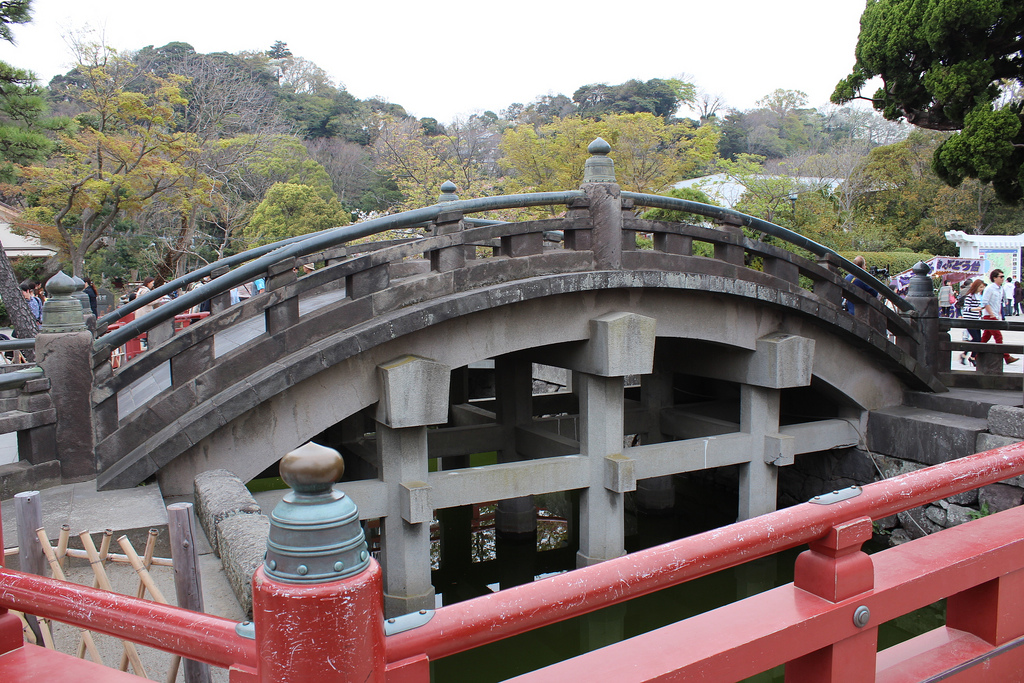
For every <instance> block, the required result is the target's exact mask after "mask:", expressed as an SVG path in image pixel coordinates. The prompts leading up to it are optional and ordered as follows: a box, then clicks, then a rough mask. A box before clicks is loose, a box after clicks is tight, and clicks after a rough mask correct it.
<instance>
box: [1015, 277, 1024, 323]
mask: <svg viewBox="0 0 1024 683" xmlns="http://www.w3.org/2000/svg"><path fill="white" fill-rule="evenodd" d="M1022 305H1024V284H1021V282H1020V278H1017V281H1016V282H1014V283H1013V312H1014V314H1015V315H1022V314H1024V309H1022Z"/></svg>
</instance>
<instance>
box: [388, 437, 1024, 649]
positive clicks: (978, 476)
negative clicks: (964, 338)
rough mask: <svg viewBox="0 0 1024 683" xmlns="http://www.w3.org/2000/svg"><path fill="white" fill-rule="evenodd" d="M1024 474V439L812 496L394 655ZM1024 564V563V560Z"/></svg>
mask: <svg viewBox="0 0 1024 683" xmlns="http://www.w3.org/2000/svg"><path fill="white" fill-rule="evenodd" d="M1021 473H1024V444H1015V445H1012V446H1005V447H1003V448H998V449H994V450H991V451H986V452H985V453H979V454H977V455H971V456H968V457H966V458H960V459H958V460H954V461H951V462H948V463H944V464H942V465H936V466H934V467H929V468H926V469H923V470H918V471H917V472H912V473H910V474H905V475H903V476H900V477H895V478H893V479H886V480H884V481H880V482H875V483H873V484H868V485H867V486H865V487H864V488H863V492H862V493H861V494H860V495H859V496H857V497H855V498H850V499H848V500H844V501H842V502H838V503H834V504H832V505H816V504H814V503H803V504H801V505H795V506H793V507H790V508H786V509H784V510H779V511H778V512H773V513H770V514H767V515H762V516H760V517H755V518H753V519H749V520H746V521H743V522H739V523H737V524H731V525H729V526H726V527H721V528H719V529H714V530H712V531H708V532H705V533H702V534H697V535H695V536H690V537H687V538H684V539H680V540H678V541H673V542H671V543H666V544H664V545H660V546H656V547H654V548H648V549H646V550H640V551H638V552H635V553H630V554H629V555H626V556H624V557H620V558H616V559H614V560H609V561H607V562H603V563H601V564H597V565H593V566H590V567H585V568H583V569H577V570H576V571H572V572H568V573H566V574H560V575H558V576H552V577H549V578H546V579H543V580H541V581H537V582H534V583H531V584H527V585H524V586H518V587H516V588H511V589H509V590H505V591H501V592H499V593H493V594H491V595H485V596H482V597H479V598H474V599H473V600H467V601H465V602H460V603H457V604H454V605H449V606H447V607H443V608H441V609H439V610H437V612H435V614H434V617H433V618H432V619H431V620H430V622H428V623H427V624H426V625H425V626H421V627H419V628H417V629H414V630H412V631H406V632H404V633H399V634H396V635H394V636H391V637H389V638H388V661H389V662H399V661H402V660H404V659H408V658H410V657H414V656H416V655H419V654H420V653H424V654H426V655H427V656H428V657H429V658H430V659H438V658H441V657H447V656H449V655H453V654H456V653H458V652H462V651H464V650H468V649H471V648H474V647H479V646H480V645H485V644H487V643H493V642H495V641H498V640H502V639H504V638H508V637H509V636H514V635H517V634H519V633H524V632H525V631H529V630H532V629H534V628H538V627H540V626H544V625H547V624H550V623H554V622H556V621H562V620H564V619H570V618H572V617H577V616H581V615H583V614H587V613H588V612H592V611H594V610H596V609H600V608H602V607H607V606H609V605H614V604H617V603H620V602H624V601H626V600H629V599H631V598H635V597H639V596H641V595H647V594H649V593H653V592H655V591H658V590H661V589H662V588H667V587H669V586H674V585H677V584H680V583H683V582H685V581H690V580H692V579H696V578H699V577H701V576H707V575H708V574H713V573H715V572H717V571H720V570H722V569H727V568H729V567H735V566H737V565H740V564H743V563H745V562H749V561H750V560H754V559H757V558H759V557H764V556H766V555H771V554H774V553H777V552H779V551H782V550H787V549H789V548H795V547H797V546H800V545H803V544H805V543H809V542H810V541H813V540H815V539H819V538H822V537H824V536H825V535H826V534H828V533H829V532H830V531H831V529H832V527H834V526H836V525H839V524H842V523H844V522H848V521H851V520H854V519H857V518H860V517H871V518H872V519H881V518H882V517H887V516H889V515H892V514H896V513H897V512H901V511H904V510H909V509H911V508H915V507H918V506H920V505H924V504H925V503H928V502H931V501H934V500H938V499H940V498H945V497H947V496H950V495H953V494H955V493H959V492H961V491H969V490H971V489H974V488H978V487H979V486H984V485H986V484H991V483H995V482H997V481H1001V480H1003V479H1007V478H1009V477H1012V476H1015V475H1017V474H1021ZM1022 564H1024V563H1022Z"/></svg>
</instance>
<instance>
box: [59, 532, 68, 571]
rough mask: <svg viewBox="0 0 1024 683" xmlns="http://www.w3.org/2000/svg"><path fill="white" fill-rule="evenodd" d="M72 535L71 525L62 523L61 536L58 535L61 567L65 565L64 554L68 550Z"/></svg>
mask: <svg viewBox="0 0 1024 683" xmlns="http://www.w3.org/2000/svg"><path fill="white" fill-rule="evenodd" d="M69 536H71V527H70V526H69V525H67V524H62V525H61V527H60V536H58V537H57V561H58V562H60V564H61V568H63V567H64V556H65V555H67V552H68V537H69Z"/></svg>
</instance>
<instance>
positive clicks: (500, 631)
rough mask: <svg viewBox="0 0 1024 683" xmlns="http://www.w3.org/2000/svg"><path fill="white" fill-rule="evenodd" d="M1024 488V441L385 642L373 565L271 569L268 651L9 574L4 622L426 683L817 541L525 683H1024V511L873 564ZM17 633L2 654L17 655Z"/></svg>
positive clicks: (659, 550) (308, 677)
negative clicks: (872, 550)
mask: <svg viewBox="0 0 1024 683" xmlns="http://www.w3.org/2000/svg"><path fill="white" fill-rule="evenodd" d="M1022 473H1024V444H1018V445H1013V446H1007V447H1004V448H1000V449H995V450H992V451H987V452H985V453H980V454H977V455H973V456H969V457H966V458H961V459H959V460H956V461H952V462H949V463H945V464H943V465H938V466H935V467H930V468H927V469H923V470H919V471H917V472H913V473H911V474H906V475H903V476H900V477H896V478H893V479H888V480H885V481H881V482H877V483H874V484H869V485H867V486H865V487H864V488H863V490H862V491H861V493H860V494H859V495H857V496H855V497H852V498H848V499H846V500H842V501H840V502H835V503H832V504H828V505H819V504H815V503H805V504H802V505H797V506H794V507H791V508H787V509H785V510H780V511H778V512H774V513H771V514H768V515H764V516H761V517H758V518H755V519H752V520H748V521H745V522H741V523H738V524H734V525H730V526H728V527H723V528H720V529H716V530H714V531H710V532H706V533H703V534H699V535H696V536H692V537H689V538H685V539H682V540H679V541H674V542H672V543H667V544H665V545H661V546H658V547H655V548H650V549H647V550H643V551H640V552H637V553H633V554H631V555H627V556H625V557H622V558H618V559H616V560H610V561H608V562H605V563H602V564H599V565H595V566H592V567H587V568H585V569H580V570H577V571H574V572H569V573H566V574H563V575H559V576H555V577H551V578H548V579H544V580H542V581H538V582H535V583H532V584H528V585H525V586H520V587H517V588H513V589H509V590H506V591H502V592H500V593H495V594H492V595H487V596H484V597H480V598H476V599H473V600H469V601H466V602H462V603H458V604H455V605H451V606H448V607H443V608H441V609H438V610H437V611H436V612H435V613H434V615H433V617H432V618H431V619H430V620H429V621H428V622H427V623H426V624H425V625H423V626H419V627H417V628H415V629H412V630H409V631H405V632H403V633H398V634H395V635H392V636H389V637H387V638H386V639H385V638H384V635H383V617H382V607H381V603H382V592H381V591H382V589H381V585H380V568H379V566H378V565H377V564H376V563H375V562H372V561H371V564H370V567H369V569H367V570H365V571H363V572H362V573H360V574H358V575H356V576H354V577H352V578H349V579H345V580H342V581H337V582H334V583H329V584H314V585H295V584H283V583H278V582H276V581H274V580H271V579H269V578H268V577H267V576H266V575H265V574H264V573H263V571H262V569H259V570H257V573H256V577H255V579H254V582H253V604H254V615H255V616H254V621H255V624H256V629H255V640H254V641H253V640H247V639H245V638H243V637H241V636H239V635H238V634H237V633H235V631H234V625H235V624H234V622H230V621H228V620H224V619H218V618H216V617H208V616H205V615H197V614H194V613H191V612H188V611H187V610H182V609H178V608H175V607H168V606H162V605H156V604H154V603H150V602H147V601H143V600H135V599H133V598H127V597H123V596H112V595H111V594H109V593H104V592H103V591H97V590H93V589H89V588H85V587H80V586H71V585H68V584H63V583H62V582H59V581H53V580H50V579H44V578H40V577H34V576H29V575H25V574H21V573H19V572H15V571H11V570H6V569H0V608H13V609H20V610H26V611H28V612H31V613H35V614H37V615H39V616H46V617H50V618H53V619H56V620H58V621H63V622H66V623H70V624H73V625H76V626H82V627H85V628H89V629H93V630H97V631H99V632H101V633H107V634H110V635H114V636H117V637H121V638H127V639H130V640H134V641H136V642H140V643H143V644H147V645H152V646H154V647H157V648H160V649H163V650H167V651H170V652H174V653H178V654H181V655H183V656H185V657H188V658H192V659H197V660H200V661H205V662H209V663H211V664H214V665H216V666H222V667H230V668H232V674H231V680H232V681H235V682H238V683H240V682H241V681H250V680H252V681H261V682H262V681H268V682H269V681H303V682H311V681H355V680H359V681H366V680H370V681H373V680H375V681H387V682H388V683H413V682H426V681H429V662H430V660H432V659H437V658H440V657H445V656H449V655H452V654H455V653H457V652H461V651H464V650H467V649H470V648H474V647H478V646H480V645H484V644H486V643H491V642H495V641H497V640H500V639H502V638H507V637H509V636H512V635H515V634H518V633H522V632H524V631H527V630H530V629H533V628H537V627H539V626H544V625H547V624H550V623H553V622H556V621H559V620H563V619H568V618H570V617H575V616H579V615H582V614H586V613H588V612H591V611H594V610H596V609H599V608H602V607H606V606H609V605H612V604H615V603H619V602H623V601H625V600H629V599H631V598H633V597H637V596H639V595H644V594H647V593H651V592H654V591H657V590H659V589H662V588H665V587H668V586H673V585H677V584H679V583H682V582H685V581H688V580H691V579H694V578H697V577H700V576H705V575H707V574H710V573H713V572H715V571H718V570H720V569H724V568H727V567H731V566H736V565H739V564H742V563H745V562H748V561H750V560H753V559H756V558H759V557H764V556H766V555H770V554H772V553H775V552H778V551H780V550H784V549H787V548H793V547H796V546H799V545H802V544H805V543H808V544H809V545H810V550H808V551H805V552H804V553H802V554H801V555H800V557H799V558H798V559H797V563H796V567H795V581H794V583H793V584H789V585H787V586H782V587H780V588H776V589H773V590H770V591H766V592H764V593H761V594H758V595H755V596H753V597H751V598H748V599H746V600H741V601H739V602H736V603H733V604H731V605H727V606H725V607H722V608H720V609H717V610H713V611H711V612H707V613H705V614H701V615H698V616H695V617H692V618H690V619H686V620H683V621H680V622H677V623H675V624H671V625H669V626H666V627H664V628H661V629H658V630H655V631H652V632H650V633H647V634H644V635H641V636H637V637H635V638H631V639H629V640H627V641H623V642H621V643H618V644H615V645H611V646H608V647H605V648H602V649H600V650H596V651H594V652H590V653H588V654H585V655H581V656H580V657H576V658H574V659H571V660H568V661H566V662H562V663H559V664H555V665H553V666H550V667H547V668H544V669H540V670H538V671H535V672H532V673H528V674H525V675H523V676H521V677H519V678H517V679H515V680H517V681H523V682H530V683H534V682H539V681H558V682H559V683H564V682H565V681H575V680H588V679H591V680H595V681H597V680H615V681H616V682H617V683H619V682H620V681H636V682H638V683H639V682H640V681H693V680H700V681H736V680H740V679H742V678H744V677H747V676H750V675H753V674H755V673H757V672H759V671H764V670H767V669H771V668H774V667H775V666H777V665H780V664H786V680H787V681H791V682H794V683H807V682H812V681H813V682H820V681H886V682H890V683H901V682H903V681H921V680H939V679H940V678H941V679H942V680H954V681H1018V680H1024V674H1022V672H1024V647H1017V645H1019V644H1022V643H1024V508H1016V509H1013V510H1008V511H1006V512H1001V513H998V514H995V515H991V516H988V517H984V518H981V519H978V520H975V521H972V522H968V523H967V524H964V525H961V526H958V527H954V528H951V529H947V530H944V531H941V532H938V533H936V534H933V535H931V536H928V537H926V538H923V539H919V540H916V541H913V542H910V543H907V544H904V545H901V546H899V547H896V548H891V549H889V550H885V551H882V552H880V553H876V554H874V555H872V556H868V555H867V554H865V553H863V552H862V551H861V549H860V546H861V544H862V543H863V542H864V541H865V540H866V539H868V538H870V535H871V519H872V518H876V519H877V518H881V517H885V516H888V515H891V514H894V513H896V512H900V511H903V510H908V509H911V508H914V507H917V506H920V505H923V504H925V503H927V502H931V501H934V500H938V499H940V498H945V497H947V496H950V495H952V494H955V493H959V492H962V491H967V490H970V489H973V488H977V487H980V486H984V485H986V484H991V483H994V482H997V481H1001V480H1003V479H1006V478H1009V477H1012V476H1015V475H1018V474H1022ZM943 598H946V600H947V610H946V611H947V617H946V625H945V626H944V627H942V628H939V629H936V630H934V631H931V632H929V633H926V634H924V635H922V636H918V637H916V638H913V639H911V640H909V641H907V642H905V643H902V644H900V645H897V646H895V647H892V648H889V649H887V650H885V651H883V652H880V653H876V649H877V627H878V625H879V624H881V623H884V622H886V621H888V620H891V619H893V618H896V617H898V616H901V615H903V614H907V613H909V612H912V611H914V610H916V609H919V608H921V607H924V606H926V605H929V604H932V603H934V602H936V601H937V600H940V599H943ZM4 618H5V617H4V616H3V615H0V652H4V651H8V650H14V649H15V648H16V647H18V646H17V645H14V644H13V641H12V639H11V637H10V633H9V629H6V630H5V626H4ZM5 633H7V635H8V637H5V635H4V634H5ZM18 638H19V640H20V628H19V630H18ZM18 645H20V642H19V643H18ZM25 647H30V646H25ZM5 656H6V655H0V671H3V668H2V665H3V659H4V657H5ZM81 664H82V665H83V666H93V665H91V664H90V663H87V662H82V663H81ZM6 680H7V679H5V683H6ZM10 680H11V681H12V683H13V681H17V680H18V679H17V678H11V679H10Z"/></svg>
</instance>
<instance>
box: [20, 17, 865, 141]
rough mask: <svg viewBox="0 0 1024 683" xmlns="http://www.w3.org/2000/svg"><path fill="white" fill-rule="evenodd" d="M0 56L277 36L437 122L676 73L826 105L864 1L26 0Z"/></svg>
mask: <svg viewBox="0 0 1024 683" xmlns="http://www.w3.org/2000/svg"><path fill="white" fill-rule="evenodd" d="M32 5H33V13H34V21H33V22H32V23H31V24H27V25H22V26H14V27H12V28H13V29H14V34H15V39H16V40H17V45H14V46H11V45H8V44H7V43H3V44H2V45H0V60H4V61H7V62H9V63H11V64H13V65H15V66H18V67H22V68H27V69H31V70H33V71H35V72H36V74H37V75H38V76H39V78H40V79H41V80H42V81H43V82H47V81H49V79H50V78H51V77H52V76H54V75H55V74H58V73H63V72H65V71H67V70H68V69H69V68H70V66H71V63H72V57H71V53H70V50H69V49H68V47H67V44H66V42H65V40H64V38H63V37H62V36H64V35H66V34H68V33H69V32H76V31H81V30H82V29H84V28H86V27H91V28H92V29H94V30H95V31H96V35H98V36H102V37H103V40H104V42H106V44H107V45H109V46H112V47H115V48H118V49H119V50H137V49H139V48H141V47H145V46H146V45H153V46H156V47H159V46H161V45H164V44H166V43H169V42H171V41H182V42H187V43H190V44H191V45H192V46H193V47H195V49H196V50H197V51H199V52H239V51H242V50H265V49H267V48H268V47H270V45H271V44H273V42H274V41H276V40H283V41H284V42H286V43H287V44H288V47H289V49H291V51H292V52H293V53H294V54H295V56H297V57H304V58H306V59H308V60H311V61H313V62H315V63H316V64H317V65H318V66H320V67H321V68H323V69H324V70H326V71H327V72H328V73H329V74H330V75H331V77H332V78H334V79H335V81H337V82H340V83H342V84H344V85H345V86H346V87H347V88H348V90H349V92H351V93H352V94H353V95H354V96H356V97H358V98H360V99H366V98H368V97H373V96H381V97H383V98H385V99H387V100H389V101H391V102H394V103H397V104H400V105H402V106H404V107H405V108H406V110H407V111H408V112H409V113H410V114H412V115H414V116H417V117H424V116H432V117H434V118H437V119H439V120H440V121H442V122H446V121H450V120H451V119H452V118H453V117H455V116H461V115H468V114H471V113H474V112H479V111H485V110H488V109H490V110H492V111H494V112H499V111H500V110H501V109H504V108H505V107H506V106H508V105H509V104H510V103H512V102H521V103H524V104H525V103H528V102H530V101H532V100H533V99H535V98H536V97H538V96H541V95H546V94H558V93H564V94H566V95H568V96H570V97H571V96H572V93H573V91H575V90H576V88H578V87H579V86H581V85H584V84H587V83H608V84H617V83H621V82H623V81H626V80H628V79H630V78H638V79H641V80H647V79H650V78H671V77H679V76H685V77H686V78H687V79H688V80H691V81H692V82H694V83H696V84H697V85H698V86H699V87H700V88H703V89H704V90H707V91H708V92H711V93H715V94H719V95H721V96H722V97H723V99H724V100H725V102H726V104H727V105H728V106H731V107H734V108H737V109H748V108H751V107H753V106H754V104H755V102H756V101H757V100H758V99H760V98H761V97H764V96H765V95H767V94H768V93H770V92H772V91H773V90H775V89H776V88H784V89H787V90H802V91H804V92H805V93H807V95H808V99H809V102H808V103H809V104H810V105H811V106H821V105H824V104H826V103H827V102H828V97H829V95H830V94H831V92H832V90H833V88H834V87H835V84H836V83H837V82H838V81H839V79H841V78H843V77H844V76H846V75H847V74H848V73H849V72H850V69H851V67H852V66H853V62H854V55H853V50H854V46H855V45H856V42H857V33H858V30H859V20H860V15H861V13H862V12H863V10H864V6H865V0H830V1H829V2H822V0H779V1H778V2H766V1H765V0H718V1H717V2H681V1H679V0H676V1H675V2H666V1H665V0H661V1H659V2H655V1H654V0H632V1H630V2H615V3H612V2H606V1H605V0H595V1H591V2H578V1H577V2H568V1H567V0H555V1H554V2H550V1H547V2H541V1H538V0H521V1H519V2H512V3H502V4H489V3H486V2H481V1H479V0H478V1H477V2H466V1H465V0H450V1H449V2H441V3H438V4H434V3H432V2H424V1H423V0H393V1H392V2H382V3H371V2H362V1H359V0H345V1H342V2H337V1H335V2H333V3H332V2H326V3H325V2H323V1H321V2H310V1H309V0H291V1H290V2H281V1H280V0H275V1H274V2H268V1H265V0H249V1H247V2H238V1H231V2H228V1H226V0H203V1H198V0H175V1H174V2H169V3H156V2H139V0H102V1H96V0H33V3H32Z"/></svg>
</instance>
